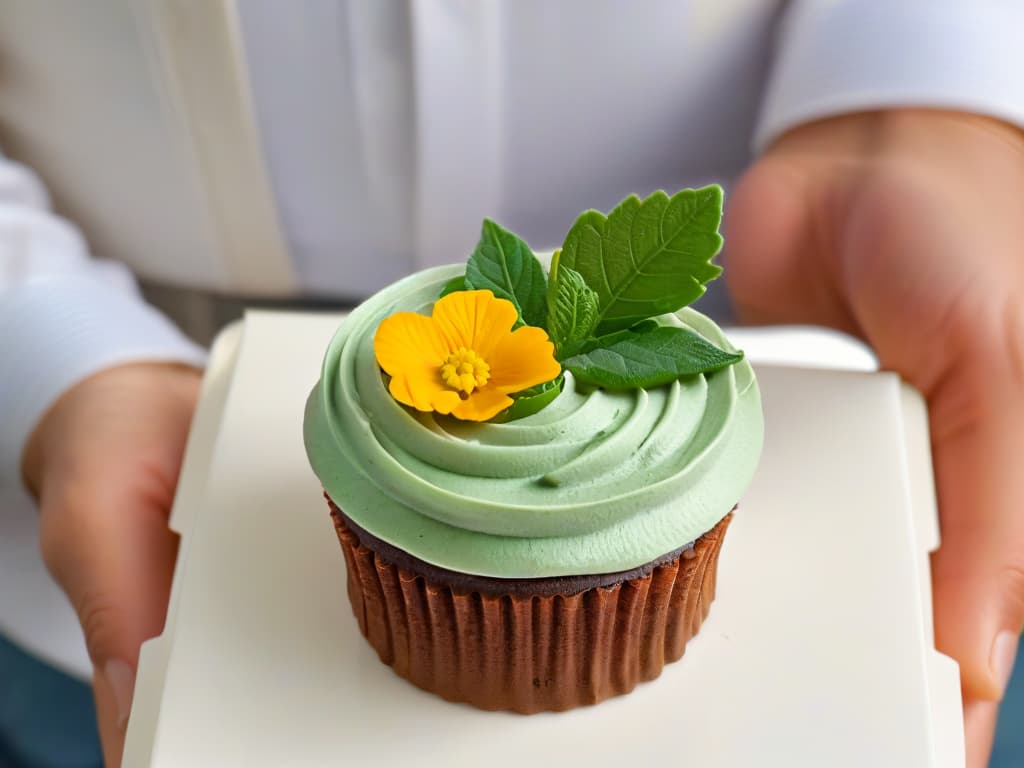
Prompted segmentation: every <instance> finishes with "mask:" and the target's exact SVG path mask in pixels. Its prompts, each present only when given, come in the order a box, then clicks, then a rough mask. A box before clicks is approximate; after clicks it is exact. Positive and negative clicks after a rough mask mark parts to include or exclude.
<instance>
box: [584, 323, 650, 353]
mask: <svg viewBox="0 0 1024 768" xmlns="http://www.w3.org/2000/svg"><path fill="white" fill-rule="evenodd" d="M657 327H659V325H658V322H657V321H656V320H644V321H643V322H640V323H637V324H636V325H634V326H633V327H632V328H626V329H625V330H623V331H615V332H613V333H608V334H605V335H604V336H597V337H591V338H589V339H587V341H586V343H584V345H583V348H582V349H581V350H580V352H589V351H590V350H592V349H598V348H603V349H607V348H608V347H610V346H612V345H613V344H616V343H617V342H620V341H622V340H623V339H630V338H633V337H634V336H636V335H637V334H638V333H647V332H648V331H653V330H654V329H655V328H657Z"/></svg>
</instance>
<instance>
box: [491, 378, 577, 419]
mask: <svg viewBox="0 0 1024 768" xmlns="http://www.w3.org/2000/svg"><path fill="white" fill-rule="evenodd" d="M564 383H565V378H564V377H563V376H562V375H561V374H559V376H558V378H557V379H552V380H551V381H548V382H545V383H544V384H538V385H537V386H535V387H530V388H529V389H525V390H523V391H522V392H519V393H517V394H515V395H512V397H513V398H515V402H514V403H512V405H511V406H509V408H508V410H506V411H505V412H504V413H502V414H501V415H500V416H499V417H498V418H496V419H492V421H495V422H506V421H515V420H516V419H522V418H525V417H526V416H532V415H533V414H535V413H537V411H539V410H540V409H541V408H543V407H544V406H546V405H547V404H548V403H550V402H551V401H552V400H554V399H555V398H556V397H558V396H559V394H561V392H562V385H563V384H564Z"/></svg>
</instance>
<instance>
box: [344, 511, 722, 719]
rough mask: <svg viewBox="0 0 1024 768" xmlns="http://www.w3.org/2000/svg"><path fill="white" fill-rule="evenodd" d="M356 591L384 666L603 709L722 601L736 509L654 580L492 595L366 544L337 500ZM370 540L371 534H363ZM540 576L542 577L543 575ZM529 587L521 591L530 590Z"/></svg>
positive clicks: (460, 691) (356, 604) (441, 683)
mask: <svg viewBox="0 0 1024 768" xmlns="http://www.w3.org/2000/svg"><path fill="white" fill-rule="evenodd" d="M331 516H332V518H333V520H334V525H335V528H336V530H337V533H338V540H339V541H340V542H341V547H342V550H343V551H344V554H345V563H346V567H347V570H348V595H349V601H350V603H351V605H352V610H353V613H354V614H355V617H356V620H357V621H358V623H359V629H360V630H361V631H362V633H363V635H364V636H365V637H366V639H367V640H368V641H369V643H370V645H371V646H373V648H374V649H375V650H376V651H377V654H378V656H379V657H380V659H381V661H382V662H384V663H385V664H388V665H389V666H391V667H392V668H393V669H394V670H395V672H396V673H397V674H399V675H401V676H402V677H404V678H406V679H407V680H409V681H410V682H412V683H413V684H415V685H417V686H418V687H420V688H423V689H425V690H427V691H431V692H433V693H436V694H438V695H440V696H442V697H444V698H445V699H448V700H449V701H458V702H466V703H469V704H472V705H473V706H476V707H479V708H481V709H489V710H512V711H515V712H520V713H523V714H532V713H535V712H543V711H562V710H567V709H572V708H574V707H578V706H583V705H587V704H596V703H597V702H599V701H602V700H604V699H606V698H609V697H610V696H617V695H620V694H623V693H628V692H629V691H631V690H632V689H633V688H634V687H635V686H636V684H637V683H638V682H641V681H646V680H653V679H654V678H656V677H657V676H658V675H659V674H661V670H662V668H663V667H664V665H665V664H667V663H669V662H672V661H676V660H677V659H679V658H680V657H681V656H682V655H683V651H684V650H685V647H686V643H687V641H688V640H689V639H690V638H691V637H693V636H694V635H695V634H696V633H697V631H698V629H700V625H701V623H702V622H703V621H704V619H705V618H706V617H707V615H708V611H709V609H710V607H711V601H712V600H713V599H714V596H715V572H716V565H717V561H718V553H719V551H720V549H721V545H722V540H723V538H724V536H725V531H726V529H727V528H728V525H729V522H730V521H731V519H732V515H731V514H730V515H727V516H726V517H725V518H723V519H722V520H721V521H720V522H719V523H718V525H716V526H715V527H714V528H712V529H711V530H710V531H708V532H707V533H706V534H704V535H703V536H701V537H700V538H699V539H697V541H696V542H695V543H694V546H693V547H692V548H689V549H686V550H683V552H682V553H681V554H679V555H677V556H676V557H675V558H674V559H672V560H670V561H668V562H663V563H659V564H657V565H655V566H654V567H653V568H652V569H650V571H649V572H647V573H646V575H643V576H639V577H636V578H631V579H627V580H624V581H620V582H618V583H615V584H613V585H611V586H596V587H591V588H588V589H584V590H582V591H575V592H572V593H567V594H529V593H528V585H529V584H530V582H531V581H532V580H530V579H522V580H516V582H515V583H516V585H517V589H516V590H515V592H514V593H513V592H511V591H510V592H508V593H505V594H500V593H495V594H488V593H487V592H482V591H479V590H470V589H466V588H465V587H464V585H463V586H461V588H460V587H453V586H451V585H449V584H446V583H444V582H443V581H441V580H439V579H437V578H436V570H437V569H432V568H431V567H430V566H426V564H424V566H426V567H425V568H424V569H422V570H426V571H430V572H431V576H432V577H428V576H425V575H423V573H418V572H417V569H416V566H415V564H416V562H418V561H416V560H415V558H412V557H411V556H408V555H406V557H405V558H404V559H405V560H407V561H411V564H410V563H409V562H406V563H403V564H401V565H397V564H395V563H393V562H391V561H389V560H388V559H386V558H385V557H383V556H382V555H381V554H380V553H379V552H376V551H375V550H374V549H373V548H372V544H371V545H370V546H368V543H369V542H367V541H363V540H361V539H360V537H359V536H358V535H357V533H356V531H354V530H353V528H354V526H350V525H349V524H347V520H346V518H345V516H344V514H343V513H342V512H341V510H339V509H338V508H337V507H336V506H335V505H334V504H333V502H332V503H331ZM368 538H372V537H366V536H364V539H368ZM538 581H539V580H538ZM524 585H527V590H525V591H524V589H523V586H524Z"/></svg>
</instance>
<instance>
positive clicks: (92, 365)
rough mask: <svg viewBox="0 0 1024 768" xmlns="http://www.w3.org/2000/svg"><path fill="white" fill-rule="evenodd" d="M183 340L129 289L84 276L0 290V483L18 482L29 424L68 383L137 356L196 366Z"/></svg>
mask: <svg viewBox="0 0 1024 768" xmlns="http://www.w3.org/2000/svg"><path fill="white" fill-rule="evenodd" d="M205 360H206V353H205V351H204V350H203V349H202V348H201V347H199V346H197V345H196V344H193V343H192V342H191V341H189V340H188V339H187V338H186V337H185V336H184V335H183V334H182V333H181V332H180V331H179V330H178V329H177V328H175V327H174V325H172V324H171V322H170V321H169V320H167V319H166V318H165V317H164V316H163V315H161V314H160V313H159V312H157V311H156V310H155V309H153V308H152V307H150V306H149V305H148V304H145V303H144V302H143V301H142V299H141V298H140V297H139V296H138V295H137V294H136V293H135V292H134V291H132V290H125V288H124V287H123V286H118V285H115V284H112V283H110V282H107V281H104V280H100V279H97V278H96V277H92V276H86V275H73V276H55V277H46V278H36V279H30V280H27V281H25V282H23V283H20V284H18V285H15V286H14V287H12V288H11V289H10V290H7V291H4V292H3V294H2V296H0V371H2V373H0V425H2V427H3V428H2V431H0V486H14V485H20V483H21V454H22V449H23V447H24V444H25V440H26V439H27V438H28V436H29V434H30V432H31V431H32V429H34V427H35V425H36V423H38V421H39V419H40V418H42V416H43V414H44V413H45V412H46V410H47V409H48V408H49V407H50V405H51V404H52V403H53V402H54V401H55V400H56V399H57V398H58V397H59V396H60V395H61V394H62V393H63V392H65V391H66V390H67V389H68V388H70V387H71V386H73V385H74V384H76V383H78V382H79V381H81V380H83V379H85V378H87V377H88V376H90V375H91V374H93V373H96V372H97V371H100V370H102V369H104V368H108V367H110V366H114V365H119V364H121V363H129V362H141V361H161V362H165V361H166V362H180V363H187V364H191V365H203V364H204V363H205Z"/></svg>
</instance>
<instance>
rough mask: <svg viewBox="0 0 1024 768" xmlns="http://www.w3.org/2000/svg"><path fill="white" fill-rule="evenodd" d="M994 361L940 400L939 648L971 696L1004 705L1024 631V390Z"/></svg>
mask: <svg viewBox="0 0 1024 768" xmlns="http://www.w3.org/2000/svg"><path fill="white" fill-rule="evenodd" d="M982 343H983V342H982ZM1002 360H1003V361H1005V358H1002ZM986 361H987V365H984V366H983V365H980V364H977V363H979V362H980V361H964V364H962V365H960V366H958V367H957V370H956V371H955V372H953V373H951V374H950V376H949V378H948V379H947V380H945V381H943V382H942V383H941V384H940V385H939V386H938V388H937V390H936V391H935V393H934V394H933V395H932V397H931V398H930V404H931V421H932V433H933V435H932V440H933V446H934V454H935V456H934V460H935V469H936V478H937V484H938V493H939V507H940V510H941V516H942V546H941V547H940V549H939V550H938V551H937V552H936V553H935V554H934V555H933V557H932V578H933V583H934V591H935V622H936V626H935V632H936V644H937V645H938V647H939V649H940V650H942V651H943V652H945V653H947V654H949V655H951V656H952V657H953V658H955V659H956V660H957V661H958V662H959V663H960V670H961V679H962V685H963V689H964V694H965V698H967V699H984V700H998V699H1000V698H1002V695H1003V692H1004V690H1005V688H1006V685H1007V682H1008V681H1009V679H1010V674H1011V672H1012V670H1013V664H1014V659H1015V657H1016V653H1017V647H1018V642H1019V637H1020V633H1021V628H1022V627H1024V515H1022V514H1021V505H1022V504H1024V472H1022V471H1021V464H1020V457H1021V456H1022V455H1024V430H1022V427H1024V385H1021V384H1016V381H1017V378H1016V376H1014V375H1013V374H1012V373H1010V372H1008V371H1007V370H1006V369H1005V365H1004V364H1003V363H1002V362H1001V358H1000V357H999V356H995V355H988V356H986Z"/></svg>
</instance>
